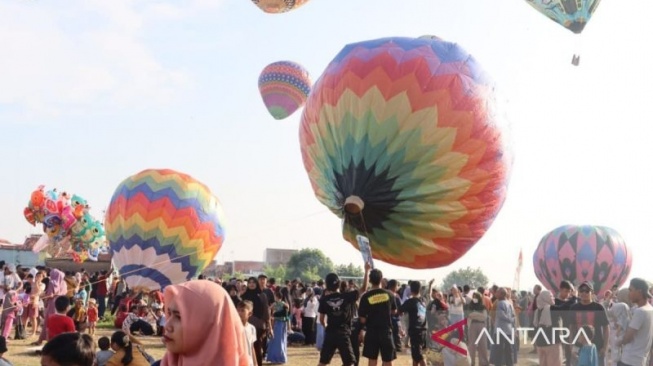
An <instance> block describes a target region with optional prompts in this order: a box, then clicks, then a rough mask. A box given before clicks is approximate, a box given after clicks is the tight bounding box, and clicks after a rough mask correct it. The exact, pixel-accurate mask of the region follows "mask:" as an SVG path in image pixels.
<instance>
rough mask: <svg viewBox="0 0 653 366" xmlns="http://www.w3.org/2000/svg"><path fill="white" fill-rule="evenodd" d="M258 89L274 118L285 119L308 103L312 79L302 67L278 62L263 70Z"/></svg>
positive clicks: (289, 62) (294, 63)
mask: <svg viewBox="0 0 653 366" xmlns="http://www.w3.org/2000/svg"><path fill="white" fill-rule="evenodd" d="M258 88H259V91H260V92H261V97H262V98H263V103H265V106H266V107H267V108H268V111H269V112H270V114H271V115H272V117H274V118H275V119H284V118H286V117H288V116H290V115H291V114H293V113H295V111H296V110H298V109H299V108H301V107H302V106H303V105H304V103H306V98H307V97H308V93H310V92H311V79H310V77H309V75H308V71H306V69H304V67H302V65H300V64H298V63H296V62H292V61H278V62H274V63H271V64H269V65H268V66H266V67H265V68H264V69H263V71H262V72H261V75H260V76H259V78H258Z"/></svg>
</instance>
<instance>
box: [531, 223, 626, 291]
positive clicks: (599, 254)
mask: <svg viewBox="0 0 653 366" xmlns="http://www.w3.org/2000/svg"><path fill="white" fill-rule="evenodd" d="M533 267H534V268H535V275H536V276H537V279H538V280H540V282H542V284H543V285H544V287H546V288H547V289H549V290H551V291H553V292H554V293H558V291H559V290H560V289H559V286H560V282H561V281H562V280H567V281H570V282H571V283H572V284H574V286H578V285H579V284H581V283H582V282H585V281H588V282H591V283H592V285H593V287H594V292H595V293H596V294H598V295H601V296H603V293H604V292H605V291H606V290H610V289H611V288H612V287H613V286H617V287H620V286H622V285H623V284H624V282H625V281H626V279H627V278H628V276H629V274H630V269H631V267H632V253H631V251H630V250H629V249H628V247H627V246H626V243H625V242H624V239H623V238H622V237H621V235H619V233H618V232H617V231H616V230H614V229H611V228H608V227H604V226H588V225H586V226H576V225H566V226H561V227H559V228H557V229H555V230H553V231H551V232H549V233H548V234H546V235H545V236H544V237H543V238H542V240H541V241H540V244H539V245H538V247H537V249H536V250H535V254H534V255H533Z"/></svg>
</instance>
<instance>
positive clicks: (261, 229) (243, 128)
mask: <svg viewBox="0 0 653 366" xmlns="http://www.w3.org/2000/svg"><path fill="white" fill-rule="evenodd" d="M652 11H653V3H652V2H650V1H649V0H620V1H618V2H617V1H604V2H602V3H601V5H600V7H599V8H598V10H597V12H596V14H595V16H594V18H593V19H592V21H591V22H590V23H589V25H588V26H587V28H586V29H585V31H584V32H583V34H582V36H580V37H579V36H575V35H574V34H572V33H571V32H569V31H567V30H565V29H564V28H562V27H561V26H559V25H557V24H555V23H553V22H552V21H550V20H548V19H546V18H545V17H544V16H542V15H541V14H539V13H537V12H536V11H535V10H534V9H532V8H531V7H530V6H528V4H526V3H525V1H476V0H460V1H445V0H422V1H418V0H414V1H401V2H399V1H389V0H374V1H372V0H365V1H364V0H360V1H348V0H312V1H311V2H309V3H308V4H306V5H305V6H303V7H302V8H300V9H298V10H296V11H293V12H290V13H287V14H277V15H270V14H265V13H263V12H261V11H260V10H258V9H257V8H256V7H255V6H254V5H253V4H252V3H251V1H249V0H229V1H226V0H222V1H220V0H187V1H151V0H144V1H139V2H134V1H127V0H112V1H101V0H70V1H67V2H66V3H65V5H62V4H54V3H53V2H47V1H17V0H0V154H1V155H2V157H3V159H2V163H0V167H1V168H2V170H1V171H2V172H3V173H4V174H2V176H3V177H2V179H1V180H0V204H1V205H2V207H3V210H2V211H1V212H0V237H1V238H7V239H10V240H13V241H17V242H19V241H22V238H23V237H24V236H25V235H27V234H30V233H32V232H38V229H35V228H32V227H31V226H30V225H29V224H27V223H26V222H25V220H24V219H23V217H22V210H23V207H24V205H25V204H26V202H27V200H28V197H29V194H30V193H31V191H32V190H33V189H34V188H35V187H36V186H38V185H39V184H45V185H47V186H48V187H58V188H59V189H60V190H61V189H65V190H68V191H72V192H75V193H78V194H80V195H82V196H84V197H86V198H87V199H88V200H89V201H90V202H91V204H92V206H93V209H94V212H95V213H96V214H100V212H101V210H102V209H104V207H106V205H107V204H108V201H109V199H110V197H111V194H112V193H113V190H114V189H115V187H116V186H117V184H118V183H119V182H120V181H121V180H122V179H124V178H125V177H126V176H128V175H131V174H134V173H136V172H138V171H140V170H143V169H146V168H172V169H177V170H180V171H183V172H186V173H188V174H191V175H193V176H195V177H196V178H197V179H200V180H201V181H203V182H205V183H206V184H207V185H208V186H210V187H211V188H212V189H213V190H214V192H215V193H216V194H217V195H218V196H219V198H220V199H221V201H222V203H223V205H224V209H225V212H226V215H227V218H228V227H227V230H228V231H227V240H226V242H225V245H224V247H223V249H222V251H221V253H220V254H219V257H218V258H219V260H232V259H237V260H262V259H263V251H264V248H266V247H276V248H297V249H298V248H303V247H316V248H320V249H321V250H323V251H324V252H325V253H326V254H327V255H329V256H330V257H331V258H333V260H334V261H335V262H336V263H348V262H351V261H358V260H359V257H360V255H359V253H358V252H357V251H356V250H354V249H353V248H352V247H351V246H350V245H349V244H347V243H346V242H344V241H343V240H342V239H341V236H340V229H339V226H340V223H339V220H338V219H337V218H336V217H335V216H333V215H332V214H331V213H329V212H327V210H326V209H325V208H324V207H322V206H321V205H320V204H319V203H318V202H317V200H316V199H315V198H314V196H313V193H312V191H311V188H310V184H309V182H308V179H307V177H306V174H305V172H304V169H303V165H302V162H301V156H300V153H299V141H298V125H299V118H300V113H299V112H298V113H296V114H294V115H293V116H291V117H290V118H288V119H286V120H283V121H276V120H274V119H272V117H271V116H269V115H268V113H267V111H266V109H265V107H264V106H263V103H262V101H261V99H260V96H259V94H258V89H257V79H258V75H259V73H260V71H261V70H262V69H263V67H265V66H266V65H267V64H269V63H271V62H274V61H278V60H293V61H296V62H299V63H301V64H302V65H304V66H305V67H306V68H307V69H308V70H309V71H310V72H311V75H312V77H313V79H317V77H318V76H319V75H320V74H321V72H322V70H324V68H325V67H326V65H327V64H328V63H329V62H330V61H331V59H332V58H333V57H334V56H335V55H336V54H337V53H338V51H340V49H342V47H344V46H345V45H346V44H348V43H351V42H357V41H362V40H367V39H375V38H382V37H388V36H415V37H417V36H421V35H424V34H434V35H438V36H439V37H441V38H444V39H446V40H450V41H455V42H457V43H459V44H461V45H462V46H463V47H464V48H465V49H467V50H468V51H469V52H470V53H472V54H473V55H474V56H475V57H476V58H477V59H478V60H479V61H480V62H481V64H482V65H484V67H485V69H486V70H487V71H488V72H489V73H490V74H491V75H492V76H493V77H494V79H495V80H496V82H497V84H498V86H499V87H500V89H501V91H502V93H503V95H504V96H505V97H506V98H507V100H508V103H507V105H506V107H507V113H508V115H509V117H510V121H511V131H510V133H511V137H512V141H513V142H512V148H513V149H514V152H515V159H516V160H515V166H514V170H513V175H512V181H511V185H510V190H509V193H508V199H507V201H506V204H505V206H504V208H503V210H502V211H501V213H500V214H499V216H498V218H497V220H496V221H495V223H494V225H493V226H492V227H491V229H490V230H489V231H488V233H487V234H486V236H485V237H484V238H483V239H482V240H481V241H480V242H479V243H478V244H477V245H476V246H475V247H474V248H473V249H472V250H471V251H470V252H469V253H468V254H467V255H466V256H465V257H463V258H462V259H461V260H459V261H458V262H456V263H454V264H453V265H451V266H449V267H447V268H443V269H438V270H429V271H413V270H409V269H402V268H397V267H393V266H390V265H384V264H380V268H381V269H383V270H384V271H385V272H387V273H388V275H390V276H394V277H399V278H425V279H428V278H432V277H436V278H438V279H441V278H442V277H444V276H445V275H446V274H447V273H448V272H449V271H450V270H452V269H457V268H460V267H466V266H480V267H482V268H483V269H484V271H485V272H486V273H487V274H488V275H489V277H490V278H491V280H492V281H493V282H497V283H503V284H507V285H511V284H512V280H513V272H514V270H513V268H514V267H515V265H516V260H517V256H518V253H519V250H520V248H523V250H524V257H525V261H524V271H523V274H522V283H523V284H529V285H530V284H532V283H534V282H535V281H536V280H535V276H534V274H533V269H532V261H531V255H532V253H533V251H534V249H535V247H536V246H537V244H538V242H539V240H540V238H541V237H542V236H543V235H544V234H545V233H546V232H548V231H549V230H552V229H554V228H555V227H557V226H560V225H563V224H597V225H607V226H611V227H613V228H615V229H616V230H618V231H619V232H621V234H622V235H623V236H624V238H625V240H626V242H627V243H628V244H629V246H630V247H631V248H632V249H633V250H634V251H635V253H636V257H635V261H634V269H633V273H632V274H633V275H639V276H646V277H648V278H653V271H651V270H650V269H648V270H647V269H646V268H645V267H644V266H645V265H644V264H643V263H642V262H640V260H641V258H642V256H643V255H646V254H647V250H648V246H649V243H650V240H651V238H650V229H649V227H650V218H651V214H650V210H649V208H650V207H651V206H653V194H652V193H651V189H650V182H651V179H652V178H653V173H651V170H650V166H651V162H652V160H653V145H652V144H651V143H650V136H651V134H652V132H653V128H652V127H651V124H650V114H649V108H648V107H649V105H650V103H651V102H650V100H651V97H652V96H653V92H652V91H651V85H653V71H651V70H652V69H651V66H650V65H651V64H653V63H652V62H651V61H652V56H653V46H651V42H650V39H649V38H650V35H651V34H653V25H652V24H651V22H650V21H649V18H648V17H649V15H650V14H651V13H652ZM575 52H580V54H581V64H580V66H579V67H574V66H572V65H571V64H570V61H571V57H572V55H573V54H574V53H575Z"/></svg>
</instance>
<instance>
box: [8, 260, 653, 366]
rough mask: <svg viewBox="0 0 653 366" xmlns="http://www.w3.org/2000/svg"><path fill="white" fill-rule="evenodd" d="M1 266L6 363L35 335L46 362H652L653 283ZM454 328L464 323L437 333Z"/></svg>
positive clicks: (595, 365)
mask: <svg viewBox="0 0 653 366" xmlns="http://www.w3.org/2000/svg"><path fill="white" fill-rule="evenodd" d="M0 266H1V267H2V268H3V270H2V273H0V284H2V286H0V300H1V302H0V304H1V306H2V320H1V322H0V330H1V331H2V335H0V366H5V365H11V362H10V361H9V360H7V359H5V358H4V355H5V353H7V350H8V347H10V345H11V341H12V340H13V339H29V338H32V337H33V338H34V342H33V344H34V345H41V344H42V343H43V342H46V343H45V345H44V346H43V348H42V351H41V364H42V365H76V366H87V365H88V366H91V365H98V366H102V365H110V366H114V365H115V366H117V365H131V366H142V365H235V366H254V365H255V366H260V365H263V364H264V362H266V363H270V364H285V363H288V362H289V359H288V347H289V345H291V344H297V345H301V346H306V347H316V348H317V350H318V352H319V364H318V365H319V366H322V365H328V364H330V363H333V362H335V361H334V360H333V358H334V356H335V355H336V352H337V353H338V354H339V357H340V359H341V361H342V364H343V365H345V366H351V365H359V364H362V361H361V359H362V358H367V359H368V360H367V363H368V365H376V364H377V362H378V359H379V358H381V364H382V365H384V366H388V365H392V364H393V361H395V360H396V358H397V354H398V353H400V352H406V353H407V354H408V353H409V354H410V355H411V358H412V360H413V365H415V366H418V365H420V366H425V365H426V364H427V362H428V364H432V365H445V366H450V365H451V366H453V365H473V366H476V365H479V366H485V365H490V364H491V365H497V366H498V365H514V364H516V362H517V356H518V351H519V347H520V346H521V347H524V346H526V347H532V348H533V349H532V350H530V352H531V353H533V354H536V356H534V357H537V359H538V360H539V364H540V365H545V366H549V365H563V364H564V365H565V366H575V365H580V366H586V365H587V366H639V365H642V366H651V365H653V357H652V355H651V353H652V351H653V350H652V346H653V306H652V305H651V301H652V300H651V298H652V297H653V295H652V293H653V291H652V290H651V288H649V285H648V283H647V282H646V281H644V280H642V279H638V278H635V279H632V280H631V281H630V283H629V288H628V290H625V292H624V290H621V291H617V289H612V290H611V291H608V292H606V293H605V294H602V296H598V294H595V293H594V289H593V287H592V284H591V283H586V282H585V283H581V284H579V285H578V287H577V288H576V287H575V286H574V284H572V283H569V282H566V281H563V283H561V284H560V291H559V293H557V294H552V293H551V292H549V291H547V290H543V289H542V288H541V287H540V286H539V285H536V286H535V287H534V288H533V291H532V292H531V293H529V292H526V291H521V292H518V291H515V290H512V289H510V288H505V287H499V286H492V287H491V288H488V289H485V288H483V287H479V288H476V289H473V288H471V286H468V285H463V286H458V285H453V286H451V288H449V289H437V288H434V287H433V281H431V282H429V283H427V284H424V283H422V282H419V281H409V282H408V283H405V284H400V283H399V282H398V281H396V280H392V279H387V278H385V277H384V276H383V273H382V272H381V271H380V270H378V269H371V268H370V267H369V265H366V268H365V275H364V278H363V280H362V283H358V284H357V283H356V282H355V281H352V280H350V281H342V280H341V279H340V278H339V276H338V275H337V274H335V273H330V274H328V275H327V276H326V277H325V278H324V279H323V280H320V281H315V282H313V283H303V282H302V281H301V280H299V279H296V280H286V281H284V282H283V283H280V284H277V283H276V279H273V278H270V279H268V278H267V276H265V275H259V276H258V277H250V278H248V279H246V280H243V279H238V278H232V279H229V280H227V281H222V280H220V279H211V278H204V277H202V276H200V278H198V280H193V281H189V282H186V283H182V284H177V285H171V286H168V287H166V288H165V290H164V291H163V292H161V291H147V292H143V291H134V290H133V289H129V288H128V286H127V285H126V283H125V281H123V280H121V278H120V277H119V276H117V275H114V274H113V272H112V271H107V272H101V273H95V274H89V273H86V272H85V271H83V270H82V271H80V272H79V273H64V272H62V271H60V270H58V269H54V268H45V267H36V268H30V269H23V268H17V267H16V266H14V265H13V264H4V263H1V262H0ZM109 314H111V315H115V318H114V319H113V320H114V326H115V327H116V328H117V330H116V331H115V332H114V333H113V334H112V335H111V337H100V338H99V339H97V342H96V341H95V340H94V335H95V333H96V325H97V322H98V321H101V320H104V319H105V318H107V317H108V316H109ZM452 325H459V326H455V327H454V328H453V329H449V330H446V333H445V332H440V331H441V330H443V329H445V328H451V326H452ZM561 330H567V331H568V333H565V332H564V331H561ZM434 334H436V336H437V337H440V339H439V340H436V339H434V337H433V335H434ZM143 336H157V337H161V339H162V341H163V343H164V344H165V347H166V353H165V355H164V356H163V357H162V358H161V359H160V360H155V359H154V358H153V357H152V356H150V355H149V354H148V352H147V350H146V349H145V347H144V346H143V344H142V343H141V342H140V341H139V339H141V337H143ZM96 338H97V337H96ZM527 340H530V342H527ZM447 344H449V345H455V348H456V349H458V350H463V351H464V352H463V353H461V352H458V351H457V350H456V349H454V348H452V347H447V346H446V345H447ZM8 345H9V346H8ZM464 353H466V355H465V354H464ZM522 353H523V352H522Z"/></svg>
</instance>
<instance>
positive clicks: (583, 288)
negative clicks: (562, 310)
mask: <svg viewBox="0 0 653 366" xmlns="http://www.w3.org/2000/svg"><path fill="white" fill-rule="evenodd" d="M593 291H594V289H593V287H592V285H591V284H590V283H589V282H583V283H582V284H581V285H580V286H578V297H579V298H580V301H579V302H577V303H575V304H573V305H571V306H570V307H569V315H570V324H571V328H572V331H571V335H570V337H569V338H571V339H569V338H568V339H567V341H568V342H572V341H574V340H575V339H576V338H577V337H583V336H584V335H583V334H582V333H581V334H580V335H578V334H577V332H578V331H579V329H580V328H581V327H582V326H584V325H591V326H593V327H594V339H591V340H590V341H591V342H592V343H593V344H595V345H596V349H597V350H598V351H599V366H603V364H604V362H603V361H604V360H605V352H606V350H607V346H608V340H609V339H610V327H609V322H608V313H607V311H606V310H605V307H603V305H601V304H599V303H598V302H595V301H592V292H593Z"/></svg>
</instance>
